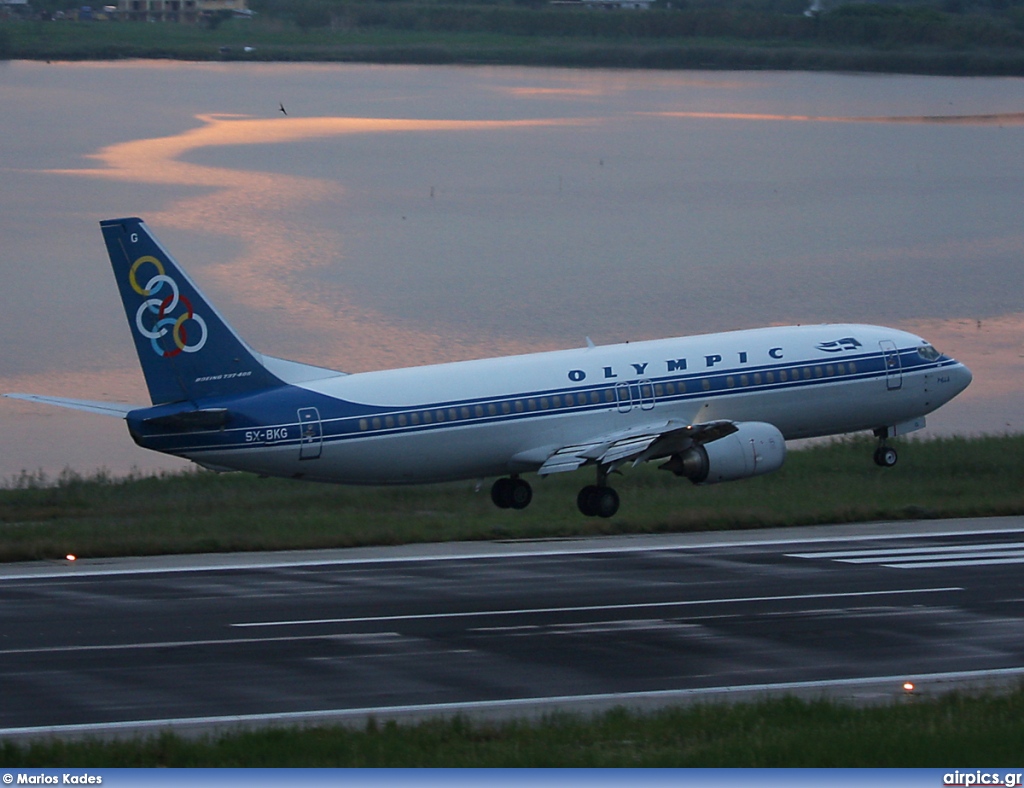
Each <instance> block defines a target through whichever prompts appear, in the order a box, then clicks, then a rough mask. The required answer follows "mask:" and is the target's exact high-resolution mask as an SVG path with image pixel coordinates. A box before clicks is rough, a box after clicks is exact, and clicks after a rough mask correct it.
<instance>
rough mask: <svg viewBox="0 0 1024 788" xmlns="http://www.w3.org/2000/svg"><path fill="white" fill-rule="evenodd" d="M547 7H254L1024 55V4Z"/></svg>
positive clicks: (405, 24)
mask: <svg viewBox="0 0 1024 788" xmlns="http://www.w3.org/2000/svg"><path fill="white" fill-rule="evenodd" d="M573 5H574V4H571V3H570V4H564V3H560V4H551V3H549V2H547V0H462V1H461V2H460V0H250V7H251V8H252V9H253V10H254V11H256V12H257V13H259V14H262V15H265V16H266V17H269V18H272V19H279V20H283V21H286V22H290V23H293V24H295V25H297V26H298V27H299V28H302V29H311V28H327V27H330V28H334V29H340V30H353V29H366V28H376V29H391V30H404V31H407V30H416V31H426V32H431V31H433V32H445V33H493V34H503V35H514V36H546V37H558V36H564V37H575V38H620V39H630V38H632V39H669V38H711V39H725V40H735V41H745V42H750V41H782V42H788V43H807V44H814V45H818V46H821V45H835V46H864V47H874V48H889V47H907V46H937V47H942V48H949V49H960V48H968V47H997V48H1021V47H1024V0H940V1H937V2H916V3H915V2H909V3H881V2H869V3H841V4H840V3H836V2H831V4H829V2H828V1H827V2H825V3H823V4H821V5H822V6H823V7H822V9H821V10H820V11H816V10H812V2H811V0H717V1H716V2H712V1H711V0H657V1H656V3H655V4H654V6H653V7H652V8H651V9H650V10H648V11H636V10H600V9H589V8H584V7H583V4H582V3H580V4H579V7H573Z"/></svg>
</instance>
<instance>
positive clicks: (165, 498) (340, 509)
mask: <svg viewBox="0 0 1024 788" xmlns="http://www.w3.org/2000/svg"><path fill="white" fill-rule="evenodd" d="M873 448H874V442H873V441H872V440H870V439H852V440H843V441H835V442H830V443H824V444H820V445H815V446H811V447H808V448H805V449H802V450H799V451H791V452H790V454H789V457H788V458H787V460H786V464H785V465H784V467H783V468H782V469H781V470H780V471H778V472H776V473H773V474H769V475H767V476H762V477H758V478H755V479H747V480H744V481H739V482H731V483H727V484H721V485H715V486H710V487H694V486H693V485H691V484H690V483H689V482H687V481H683V480H680V479H677V478H676V477H674V476H673V475H671V474H669V473H666V472H663V471H659V470H657V469H656V468H655V467H653V466H652V465H645V466H642V467H640V468H636V469H630V470H628V471H627V472H626V473H625V474H624V475H622V476H613V477H612V480H611V483H612V484H613V485H614V486H615V487H616V489H617V490H618V492H619V494H620V496H621V498H622V508H621V509H620V512H619V514H618V515H617V516H616V517H614V518H611V519H609V520H602V519H599V518H597V519H596V518H586V517H583V516H582V515H580V513H579V512H578V511H577V510H576V505H575V500H576V493H577V492H578V490H579V488H580V487H582V486H583V485H584V484H588V483H591V480H592V474H591V473H590V472H589V470H587V469H584V470H581V471H578V472H576V473H570V474H557V475H554V476H551V477H548V478H546V479H537V478H536V477H532V476H531V477H530V481H531V483H532V484H533V486H534V501H533V503H532V504H531V506H530V507H529V508H528V509H526V510H524V511H511V510H504V511H503V510H498V509H496V508H495V507H494V506H493V504H492V503H491V501H490V495H489V482H487V483H483V484H482V485H481V486H480V489H479V491H475V489H474V488H475V484H474V483H472V482H470V483H453V484H443V485H432V486H422V487H340V486H334V485H320V484H313V483H309V482H299V481H291V480H286V479H260V478H257V477H256V476H253V475H250V474H225V475H217V474H213V473H209V472H205V471H198V472H186V473H180V474H172V475H163V476H149V477H141V476H130V477H127V478H114V477H111V476H110V475H109V474H105V473H98V474H95V475H94V476H92V477H88V478H85V477H82V476H80V475H78V474H76V473H73V472H71V471H66V472H65V473H64V474H62V476H61V477H60V478H59V479H56V480H50V479H47V478H46V477H45V476H44V475H42V474H40V473H27V472H23V473H22V474H21V475H20V476H18V477H16V478H14V479H8V480H7V483H6V487H5V488H4V489H0V561H20V560H32V559H59V558H63V557H64V556H65V555H67V554H68V553H74V554H75V555H77V556H80V557H107V556H128V555H159V554H171V553H200V552H226V551H248V550H285V549H315V548H331V547H355V546H366V545H389V544H405V543H421V542H441V541H453V540H479V539H507V538H547V537H578V536H591V535H604V534H631V533H664V532H686V531H705V530H722V529H740V528H761V527H783V526H798V525H813V524H825V523H847V522H865V521H878V520H902V519H927V518H947V517H984V516H994V515H1014V514H1022V513H1024V486H1022V485H1021V479H1024V435H1015V436H1003V437H985V438H975V439H964V438H942V439H936V440H929V441H910V442H904V443H903V444H902V445H900V446H899V449H900V461H899V464H898V465H897V466H896V467H895V468H891V469H883V468H878V467H876V466H875V465H874V463H873V462H872V461H871V454H872V450H873Z"/></svg>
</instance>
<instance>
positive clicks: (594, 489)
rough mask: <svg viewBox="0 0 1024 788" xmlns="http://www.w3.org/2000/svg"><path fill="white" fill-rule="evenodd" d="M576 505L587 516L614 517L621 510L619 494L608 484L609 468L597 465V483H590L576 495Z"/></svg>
mask: <svg viewBox="0 0 1024 788" xmlns="http://www.w3.org/2000/svg"><path fill="white" fill-rule="evenodd" d="M576 506H578V507H579V510H580V512H582V513H583V514H584V515H585V516H586V517H605V518H608V517H614V516H615V513H616V512H617V511H619V494H618V493H617V492H615V490H613V489H612V488H611V487H609V486H608V469H607V468H605V467H604V466H603V465H598V466H597V484H588V485H587V486H586V487H584V488H583V489H582V490H580V494H579V495H577V496H576Z"/></svg>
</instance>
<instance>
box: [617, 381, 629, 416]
mask: <svg viewBox="0 0 1024 788" xmlns="http://www.w3.org/2000/svg"><path fill="white" fill-rule="evenodd" d="M615 401H616V402H617V403H618V405H619V413H629V412H630V411H631V410H633V392H631V391H630V390H629V384H628V383H616V384H615Z"/></svg>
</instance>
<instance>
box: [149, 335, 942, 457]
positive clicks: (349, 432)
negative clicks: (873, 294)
mask: <svg viewBox="0 0 1024 788" xmlns="http://www.w3.org/2000/svg"><path fill="white" fill-rule="evenodd" d="M900 355H901V368H900V370H899V372H900V373H902V374H912V373H917V372H923V371H928V370H939V369H941V368H943V367H946V366H955V365H957V364H958V363H959V362H957V361H955V360H954V359H948V358H946V359H942V360H939V361H936V362H920V361H917V362H915V363H913V364H911V363H909V357H911V356H913V357H914V358H915V359H917V358H919V357H918V356H917V352H916V349H911V350H904V351H901V354H900ZM904 357H907V359H906V360H904ZM851 362H853V363H854V364H855V365H856V366H857V372H855V373H849V372H847V373H845V374H842V375H840V374H838V373H837V372H834V374H833V375H831V376H829V375H827V374H826V372H827V369H828V368H829V367H832V368H833V370H835V368H837V367H838V366H839V365H840V364H842V365H844V366H846V367H847V368H848V367H849V365H850V363H851ZM865 365H866V367H867V368H866V369H862V367H863V366H865ZM816 368H817V369H818V370H820V371H821V372H822V374H821V376H820V377H819V376H818V375H817V371H816ZM805 370H806V371H808V372H809V373H810V375H811V377H804V371H805ZM792 371H799V373H800V376H799V379H798V380H792V379H790V380H786V381H781V380H776V381H775V382H772V383H767V382H764V383H761V384H754V385H751V384H750V381H751V379H752V378H753V376H754V375H757V374H759V375H763V376H767V374H768V373H772V374H773V375H775V376H779V375H780V374H781V373H782V372H786V373H789V372H792ZM889 373H890V370H888V369H887V368H886V366H885V362H884V359H883V358H882V356H881V355H879V354H878V353H870V354H863V355H859V356H854V357H844V358H843V359H824V360H821V361H813V362H809V361H801V362H798V363H791V364H773V365H761V366H758V367H750V368H747V367H743V368H740V369H735V368H734V369H728V370H722V371H721V372H717V373H715V374H713V375H707V374H700V373H690V374H687V375H680V376H663V377H656V378H650V379H639V378H636V379H630V380H627V381H621V382H618V381H616V382H608V383H603V384H602V385H599V386H596V385H591V386H575V387H565V388H559V389H547V390H541V391H535V392H525V393H519V394H516V395H515V396H512V397H508V396H506V397H501V398H477V399H468V400H452V401H446V402H439V403H432V404H430V405H420V406H414V407H402V408H385V407H380V406H373V405H367V406H362V407H363V408H364V410H363V411H362V412H361V413H356V414H353V415H348V416H343V417H336V418H330V417H328V418H325V419H322V420H321V429H322V438H321V440H322V442H323V443H335V442H338V441H346V440H354V439H358V438H360V437H371V436H378V435H397V434H404V433H410V432H427V431H431V430H438V429H448V428H450V427H453V426H476V425H481V424H489V423H494V422H499V421H516V420H523V419H531V418H543V417H545V416H554V415H565V414H568V413H585V412H590V411H605V410H608V409H609V408H614V407H617V406H618V405H619V404H620V402H619V400H618V399H617V393H616V390H617V389H620V388H623V387H625V388H627V389H628V390H629V397H630V399H629V400H628V402H629V403H630V404H631V407H630V409H631V410H640V409H641V407H642V403H644V402H650V403H651V407H650V408H648V409H649V410H653V408H654V407H655V406H656V405H665V404H669V403H680V402H685V401H688V400H691V401H692V400H701V399H704V398H707V397H709V396H714V397H716V398H721V397H723V396H725V397H729V396H738V395H746V394H751V393H766V392H770V391H789V390H793V389H800V388H810V387H814V386H817V385H828V384H831V383H838V382H850V381H864V380H871V379H877V378H883V377H886V376H887V375H888V374H889ZM743 377H746V378H747V381H748V385H746V386H743V385H741V378H743ZM730 378H731V379H732V381H733V385H732V386H729V379H730ZM705 381H707V383H708V388H706V389H705V388H704V387H703V383H704V382H705ZM668 384H673V385H675V386H680V385H683V386H685V389H686V391H685V392H683V393H676V394H670V395H669V394H664V393H663V394H662V395H661V396H656V395H655V394H654V392H655V390H656V389H655V387H662V390H664V387H665V386H667V385H668ZM642 387H643V388H650V391H651V394H650V398H649V400H647V399H644V396H645V395H644V394H643V392H642V391H641V388H642ZM606 392H610V393H611V399H606V397H605V393H606ZM592 393H596V394H598V395H599V397H600V399H599V401H598V402H592V401H590V400H591V394H592ZM566 395H572V396H573V398H574V399H575V398H576V397H579V396H586V398H587V402H586V403H585V404H581V405H576V404H574V405H571V406H565V405H560V406H558V407H554V406H553V405H551V400H552V399H554V398H555V397H559V398H561V399H563V400H564V398H565V397H566ZM545 399H546V400H548V402H549V406H548V408H547V409H543V408H541V407H540V401H541V400H545ZM531 400H533V401H535V403H536V407H535V408H534V409H533V410H528V409H527V410H522V411H519V410H517V409H516V408H517V403H521V404H523V405H524V407H525V404H526V403H528V402H529V401H531ZM346 404H347V405H349V406H354V407H359V406H358V405H356V404H355V403H346ZM505 406H508V407H509V409H510V412H509V413H503V412H500V411H501V410H502V409H503V408H504V407H505ZM478 407H479V408H482V409H483V410H484V412H483V413H482V414H480V415H477V414H476V408H478ZM491 407H494V408H495V410H496V411H499V412H496V413H493V414H492V413H490V412H489V410H490V408H491ZM463 408H465V409H467V410H468V411H469V415H468V416H463V415H462V409H463ZM451 410H455V411H457V413H456V417H455V418H451V416H450V414H449V411H451ZM437 411H444V412H445V414H444V415H445V419H444V421H432V422H430V423H423V422H422V416H423V414H425V413H428V412H429V413H431V414H435V413H437ZM413 414H417V416H418V417H419V418H420V419H421V422H420V423H419V424H411V423H410V421H409V420H410V418H411V416H412V415H413ZM403 417H404V418H405V419H406V423H405V424H404V425H403V424H400V423H399V419H401V418H403ZM389 418H390V419H393V423H392V425H391V426H387V419H389ZM374 420H377V421H379V424H380V426H379V427H374ZM361 421H366V422H367V428H366V429H361V428H360V422H361ZM299 426H300V425H299V424H298V422H295V421H290V422H282V423H280V424H276V425H266V426H261V427H260V429H261V430H267V429H273V428H274V427H288V428H292V433H294V430H295V429H296V428H298V427H299ZM330 426H334V427H338V428H340V429H336V430H332V431H330V432H328V430H329V429H330ZM247 431H250V432H251V431H253V428H252V427H237V428H229V429H227V430H222V431H218V430H210V431H206V432H203V433H189V434H188V436H187V437H189V438H190V439H192V440H194V439H195V438H197V437H199V436H201V435H208V436H218V437H222V436H225V435H243V436H244V433H245V432H247ZM177 437H186V436H178V435H173V434H172V435H164V436H152V437H151V440H152V439H153V438H157V439H159V438H166V439H168V441H169V442H171V441H173V439H174V438H177ZM301 443H302V440H301V439H299V438H289V439H285V440H280V441H268V442H259V441H256V442H244V441H231V442H226V443H225V442H218V443H216V444H213V445H211V444H210V443H199V444H190V445H184V446H173V447H171V446H168V447H165V448H162V449H161V450H163V451H178V452H192V453H198V452H205V451H223V450H225V449H244V448H247V447H252V448H259V449H265V448H266V447H267V446H280V447H288V446H299V445H301Z"/></svg>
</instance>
